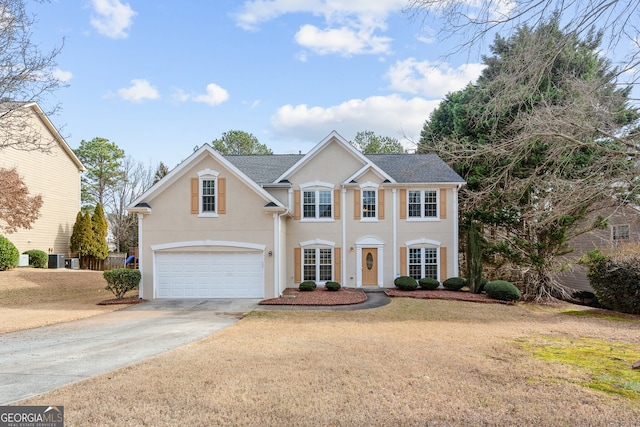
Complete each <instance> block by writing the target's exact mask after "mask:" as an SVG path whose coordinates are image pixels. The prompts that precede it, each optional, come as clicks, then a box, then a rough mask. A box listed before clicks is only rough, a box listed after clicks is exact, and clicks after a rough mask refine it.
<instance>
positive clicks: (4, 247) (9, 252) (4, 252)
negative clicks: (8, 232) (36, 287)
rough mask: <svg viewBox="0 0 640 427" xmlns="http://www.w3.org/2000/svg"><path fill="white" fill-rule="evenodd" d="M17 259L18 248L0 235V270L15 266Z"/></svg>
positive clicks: (18, 256)
mask: <svg viewBox="0 0 640 427" xmlns="http://www.w3.org/2000/svg"><path fill="white" fill-rule="evenodd" d="M19 259H20V252H19V251H18V248H16V246H15V245H14V244H13V243H11V241H10V240H9V239H7V238H6V237H4V236H0V271H4V270H9V269H11V268H15V267H17V266H18V260H19Z"/></svg>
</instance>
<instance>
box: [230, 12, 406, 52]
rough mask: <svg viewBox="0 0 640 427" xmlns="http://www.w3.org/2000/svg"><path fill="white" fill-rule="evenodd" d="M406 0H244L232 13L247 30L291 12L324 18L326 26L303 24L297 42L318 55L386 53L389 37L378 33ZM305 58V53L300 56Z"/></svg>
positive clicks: (296, 37) (389, 44)
mask: <svg viewBox="0 0 640 427" xmlns="http://www.w3.org/2000/svg"><path fill="white" fill-rule="evenodd" d="M404 6H405V0H376V1H371V0H253V1H245V2H244V4H243V7H242V9H241V11H240V12H239V13H238V14H236V15H235V18H236V23H237V25H238V26H240V27H241V28H244V29H246V30H257V29H258V27H259V25H260V24H262V23H264V22H268V21H270V20H273V19H276V18H278V17H279V16H282V15H286V14H292V13H306V14H311V15H314V16H320V17H323V18H324V22H325V26H324V28H320V27H318V26H315V25H311V24H306V25H302V26H301V27H300V29H299V31H298V32H297V33H296V35H295V40H296V42H297V43H298V44H299V45H300V46H302V47H304V48H305V49H309V50H311V51H312V52H315V53H317V54H320V55H326V54H339V55H343V56H351V55H355V54H387V53H389V52H390V51H391V42H392V39H391V38H389V37H383V36H380V35H379V32H381V31H386V29H387V25H386V19H387V17H388V16H389V15H390V14H391V13H398V12H400V11H401V10H402V7H404ZM299 57H300V58H302V59H306V54H301V55H300V56H299Z"/></svg>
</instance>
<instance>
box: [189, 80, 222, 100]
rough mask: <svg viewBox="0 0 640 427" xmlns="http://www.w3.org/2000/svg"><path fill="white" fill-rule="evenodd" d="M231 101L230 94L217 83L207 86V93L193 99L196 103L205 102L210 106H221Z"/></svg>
mask: <svg viewBox="0 0 640 427" xmlns="http://www.w3.org/2000/svg"><path fill="white" fill-rule="evenodd" d="M227 99H229V92H227V91H226V89H224V88H222V87H220V86H218V85H217V84H215V83H209V84H208V85H207V93H206V94H204V95H197V96H194V97H192V100H193V101H195V102H204V103H205V104H209V105H219V104H222V103H223V102H225V101H226V100H227Z"/></svg>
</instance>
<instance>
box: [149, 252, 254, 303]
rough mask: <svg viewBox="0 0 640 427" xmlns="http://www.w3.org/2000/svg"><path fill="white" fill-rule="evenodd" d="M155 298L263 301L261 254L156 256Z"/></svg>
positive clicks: (160, 254) (215, 253) (211, 253)
mask: <svg viewBox="0 0 640 427" xmlns="http://www.w3.org/2000/svg"><path fill="white" fill-rule="evenodd" d="M155 262H156V269H155V271H156V275H157V277H156V280H155V283H156V297H157V298H263V297H264V262H263V254H262V253H261V252H234V253H228V252H208V253H200V252H199V253H177V252H175V253H158V254H156V258H155Z"/></svg>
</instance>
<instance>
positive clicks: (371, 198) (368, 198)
mask: <svg viewBox="0 0 640 427" xmlns="http://www.w3.org/2000/svg"><path fill="white" fill-rule="evenodd" d="M376 193H377V191H376V190H362V218H376Z"/></svg>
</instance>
